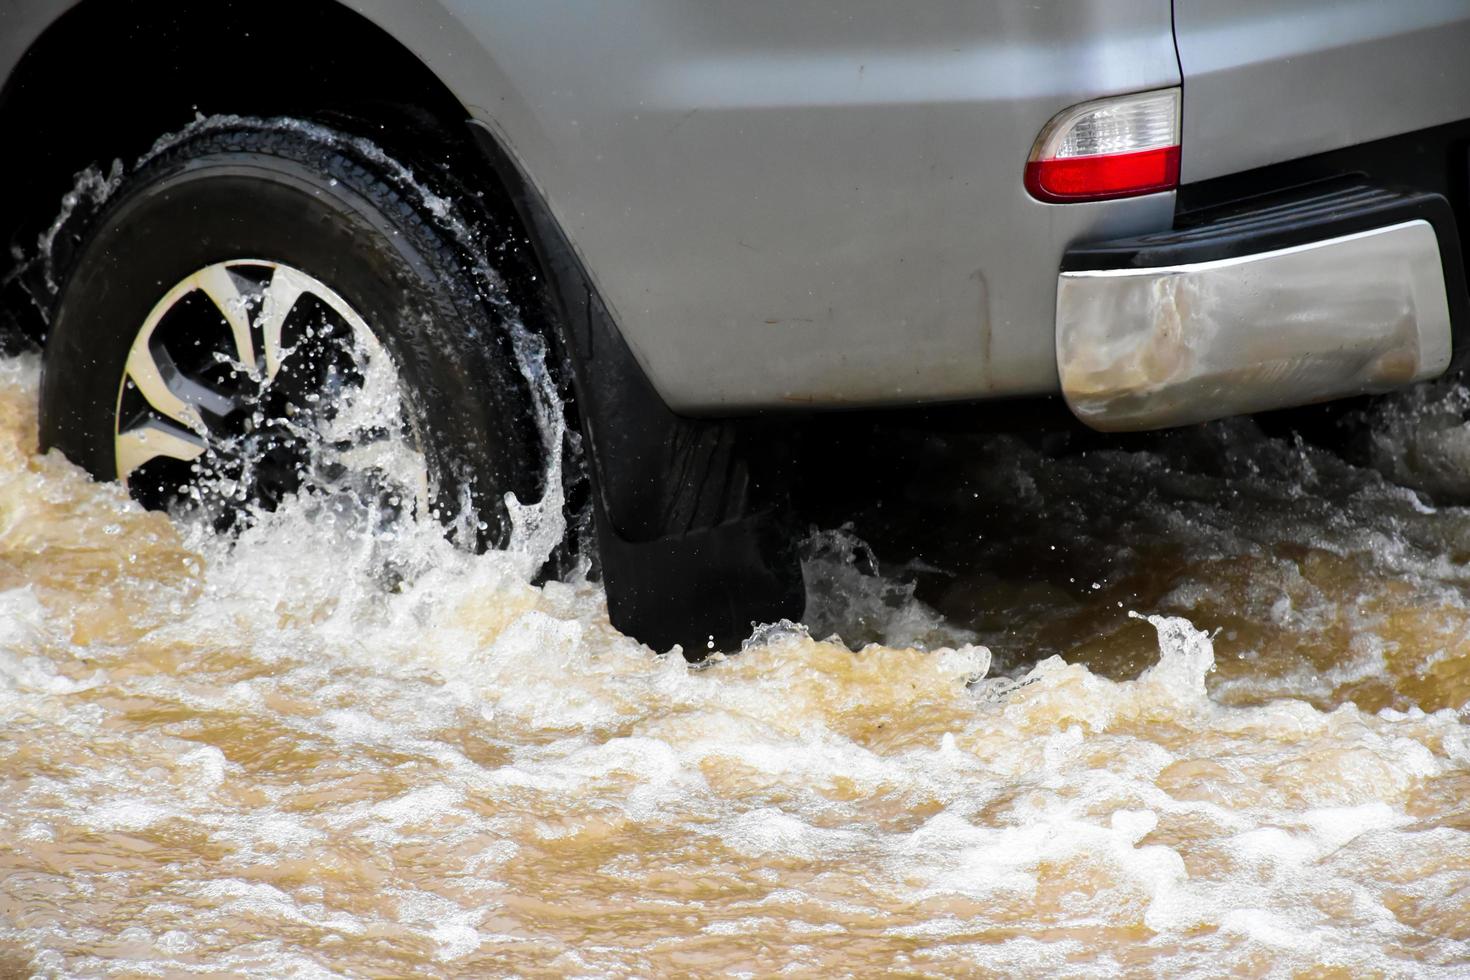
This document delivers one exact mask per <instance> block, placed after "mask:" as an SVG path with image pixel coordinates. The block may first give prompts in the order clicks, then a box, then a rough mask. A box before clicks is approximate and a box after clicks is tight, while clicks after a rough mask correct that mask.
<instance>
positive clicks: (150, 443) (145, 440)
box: [116, 419, 205, 482]
mask: <svg viewBox="0 0 1470 980" xmlns="http://www.w3.org/2000/svg"><path fill="white" fill-rule="evenodd" d="M116 446H117V477H118V479H120V480H122V481H124V482H126V481H127V479H128V476H129V475H130V474H131V473H132V472H133V471H134V470H136V469H137V468H138V467H140V466H142V465H143V464H144V463H146V462H148V461H149V460H152V459H157V458H158V457H160V456H166V457H168V458H170V459H178V460H183V461H184V462H186V463H189V462H193V461H194V460H196V459H198V458H199V457H200V456H202V455H203V454H204V450H205V445H204V440H203V439H202V438H200V437H199V436H198V435H197V434H195V433H193V432H190V431H188V430H186V429H180V428H177V427H176V426H173V425H170V424H169V423H167V422H163V421H160V420H158V419H149V420H148V421H147V422H144V423H143V424H142V425H140V426H138V427H137V428H135V429H129V430H128V431H126V432H119V433H118V435H117V441H116Z"/></svg>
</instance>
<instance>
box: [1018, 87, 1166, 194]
mask: <svg viewBox="0 0 1470 980" xmlns="http://www.w3.org/2000/svg"><path fill="white" fill-rule="evenodd" d="M1178 186H1179V89H1177V88H1168V89H1159V90H1157V91H1153V92H1140V93H1138V94H1137V95H1124V96H1119V97H1117V98H1111V99H1098V100H1097V101H1095V102H1084V103H1082V104H1081V105H1075V106H1072V107H1071V108H1070V109H1063V110H1062V111H1061V112H1059V113H1057V114H1056V115H1055V116H1053V117H1052V119H1051V122H1049V123H1047V124H1046V126H1045V127H1044V128H1043V129H1042V130H1041V135H1040V136H1038V137H1036V144H1035V146H1033V147H1032V148H1031V156H1030V158H1029V159H1028V160H1027V162H1026V190H1028V191H1030V192H1031V196H1032V197H1034V198H1036V199H1037V200H1040V201H1047V202H1050V203H1052V204H1067V203H1070V202H1074V201H1105V200H1108V199H1109V198H1114V197H1132V196H1133V195H1136V194H1153V193H1155V192H1157V191H1171V190H1173V189H1174V188H1176V187H1178Z"/></svg>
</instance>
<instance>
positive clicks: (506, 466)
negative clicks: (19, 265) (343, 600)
mask: <svg viewBox="0 0 1470 980" xmlns="http://www.w3.org/2000/svg"><path fill="white" fill-rule="evenodd" d="M508 238H509V235H508V233H507V232H505V231H504V230H503V229H501V228H498V227H497V226H496V224H495V221H494V219H493V218H492V217H491V216H490V215H489V214H488V213H486V212H485V209H483V208H481V207H480V205H479V203H478V202H477V201H476V200H475V199H474V198H473V197H471V196H468V195H463V196H455V197H451V198H449V199H447V200H446V199H445V198H443V197H439V196H437V195H435V194H434V193H433V192H430V191H426V190H425V189H424V188H423V187H422V186H421V185H420V184H418V183H417V182H416V181H415V180H414V179H412V178H411V176H410V172H409V171H408V170H407V169H406V168H404V167H402V166H401V165H400V164H398V163H396V162H395V161H394V160H393V159H391V158H390V157H388V156H387V155H385V154H383V153H382V151H380V150H379V149H377V147H375V146H373V145H372V144H370V143H367V142H366V141H363V140H361V139H357V138H354V137H352V136H349V135H347V134H344V133H341V132H336V131H333V130H329V129H324V128H322V127H319V126H315V125H310V124H305V123H299V122H295V121H291V120H270V121H261V120H255V121H251V120H232V121H229V122H228V123H221V124H214V125H207V126H199V127H196V129H195V131H193V132H190V133H186V134H185V135H184V136H183V137H181V138H178V139H176V140H175V141H173V142H172V144H171V145H169V146H167V148H166V149H164V150H162V151H161V152H157V153H156V154H155V155H154V156H153V157H152V158H151V159H147V160H146V161H145V162H143V163H141V164H140V165H139V167H138V168H136V169H135V171H134V172H133V173H131V174H130V175H128V176H127V178H126V179H125V180H124V182H123V184H122V185H121V187H120V188H119V189H118V191H117V192H116V193H115V194H114V195H113V196H112V198H111V200H110V201H109V202H108V203H107V204H106V206H105V207H104V208H102V209H101V211H100V212H99V213H98V214H97V215H96V217H95V219H94V220H93V221H92V222H91V225H90V227H89V228H88V229H87V230H86V232H85V235H84V240H83V243H82V246H81V248H80V250H79V251H78V253H77V258H76V261H75V263H74V265H73V267H72V268H71V270H70V272H69V275H68V277H67V280H66V282H65V284H64V286H63V287H62V290H61V294H60V296H59V301H58V305H57V309H56V314H55V318H54V320H53V324H52V328H51V331H50V335H49V337H48V340H47V345H46V353H45V367H44V374H43V380H42V385H41V406H40V430H41V431H40V434H41V441H42V445H43V446H44V447H48V448H49V447H55V448H59V449H60V450H61V451H62V452H63V453H65V454H66V455H67V456H68V457H69V458H70V459H72V460H73V461H75V462H76V463H78V464H80V465H81V466H83V467H84V468H85V469H87V470H88V471H90V472H91V473H92V474H93V475H94V476H96V477H98V478H99V479H113V478H115V476H116V474H117V462H116V450H115V446H114V436H115V434H116V426H117V424H118V420H117V413H118V391H119V384H120V381H121V379H122V378H123V374H124V370H125V365H126V362H127V357H128V351H129V349H130V347H131V345H132V343H133V340H134V338H135V336H136V335H137V333H138V331H139V329H140V326H141V325H142V324H143V322H144V320H145V318H146V317H147V316H148V314H149V312H150V310H152V309H153V307H154V306H155V304H157V303H158V302H159V300H160V299H161V297H162V296H163V294H164V293H165V291H167V290H169V289H170V288H171V287H172V286H174V284H176V283H179V282H181V281H182V280H183V279H185V278H186V277H188V276H190V275H192V274H193V273H195V272H196V271H198V270H200V269H202V268H204V267H207V266H210V265H213V264H216V263H221V262H227V261H236V260H242V259H259V260H269V261H271V262H279V263H281V264H283V265H286V266H290V267H293V268H295V269H298V270H301V271H302V272H305V273H307V274H308V275H310V276H312V277H314V278H315V279H317V280H319V281H320V282H321V283H323V284H325V285H327V286H329V287H330V288H331V289H332V290H335V291H336V292H337V293H338V294H340V296H341V297H342V298H344V299H345V300H346V302H347V303H348V304H349V305H350V306H351V307H352V308H353V309H354V310H355V311H357V312H358V313H359V314H360V315H361V316H362V318H363V320H365V321H366V323H367V324H368V325H369V327H370V329H371V331H372V333H373V335H374V336H375V337H376V339H377V340H378V342H379V343H381V345H382V346H383V348H384V349H386V351H387V352H388V354H389V355H390V356H391V358H392V360H393V361H394V363H395V365H396V368H397V371H398V374H399V378H400V381H401V386H402V395H403V399H404V402H405V408H406V412H407V414H408V415H410V416H411V419H410V421H411V425H412V429H413V430H414V432H415V433H416V434H417V439H418V441H419V443H420V446H419V448H420V449H421V450H422V451H423V453H424V455H425V458H426V462H427V464H428V468H429V475H430V479H431V486H432V487H433V489H434V492H435V498H434V499H435V500H436V502H438V503H439V504H440V505H441V506H442V509H443V511H444V512H445V513H446V514H448V513H451V512H453V511H456V510H459V509H460V508H461V502H462V501H465V500H468V501H469V502H470V503H471V505H472V508H473V511H474V512H475V513H476V515H477V516H478V518H479V521H480V531H479V534H478V540H477V541H476V542H474V543H475V544H478V545H480V546H494V545H500V544H503V543H504V542H505V541H506V540H507V537H508V534H509V530H510V526H509V519H508V516H507V513H506V508H505V505H504V502H503V498H504V495H505V493H506V492H507V491H513V492H515V494H516V495H517V497H518V498H519V499H520V500H521V501H523V502H529V501H534V500H538V499H540V498H541V495H542V492H543V489H544V487H543V484H544V480H545V477H546V473H545V467H544V464H545V456H546V451H545V446H544V444H543V437H542V431H541V429H540V428H539V427H538V421H537V412H536V409H537V405H536V402H535V399H536V397H537V395H536V393H534V392H533V390H532V386H531V383H530V382H528V381H527V378H526V377H525V375H524V372H523V370H522V368H521V367H520V362H519V361H518V359H517V351H516V344H517V343H518V342H520V343H524V342H525V337H526V334H525V333H524V331H520V332H519V340H518V333H517V332H518V331H519V329H520V328H519V327H518V326H517V325H518V323H519V320H518V312H517V308H516V305H515V304H514V303H513V302H512V301H511V299H510V298H509V297H508V295H507V293H506V290H505V288H504V284H503V282H502V280H501V278H500V277H499V276H498V274H497V273H496V271H495V270H493V269H491V268H490V267H489V266H487V265H486V260H485V258H484V256H485V255H489V254H492V252H493V248H492V247H491V246H490V245H489V244H488V243H490V242H492V241H495V240H499V241H501V242H504V241H505V240H506V239H508ZM476 253H478V254H476ZM461 543H463V544H470V543H471V542H461Z"/></svg>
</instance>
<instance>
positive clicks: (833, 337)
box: [0, 0, 1470, 414]
mask: <svg viewBox="0 0 1470 980" xmlns="http://www.w3.org/2000/svg"><path fill="white" fill-rule="evenodd" d="M347 5H348V6H349V7H351V8H353V9H354V10H356V11H358V12H359V13H361V14H363V15H364V16H366V17H367V18H369V19H370V20H372V21H373V22H375V23H376V24H378V25H379V26H381V27H382V28H383V29H385V30H386V31H387V32H388V33H390V34H391V35H392V36H393V37H395V38H396V39H398V40H399V41H400V42H401V43H402V44H403V45H405V46H406V47H407V48H408V49H410V50H411V51H412V52H413V53H414V54H416V55H417V56H418V58H420V59H421V60H422V61H423V62H424V63H425V64H426V65H427V66H428V67H429V68H430V69H431V70H432V71H433V72H434V73H435V74H436V75H437V76H438V77H439V78H440V79H441V80H442V81H443V82H444V83H445V85H446V86H447V87H448V88H449V89H450V90H451V91H452V92H453V93H454V94H455V95H456V96H457V97H458V99H459V100H460V101H461V102H462V104H463V106H464V107H465V109H466V111H467V113H468V114H469V115H471V116H472V117H473V118H474V119H476V120H478V121H479V122H481V123H483V124H484V125H486V126H488V127H490V128H491V129H492V131H493V132H494V133H496V134H497V135H498V136H499V137H500V139H501V141H502V143H503V145H504V146H505V147H506V148H507V150H508V151H509V152H510V153H511V154H512V155H513V157H514V158H515V159H516V161H517V162H518V163H519V165H520V167H521V169H522V170H523V171H524V173H525V174H526V175H528V176H529V178H530V180H531V181H532V182H534V184H535V185H536V187H537V188H538V189H539V191H540V193H541V194H542V195H543V197H544V199H545V201H546V203H547V204H548V206H549V208H550V210H551V212H552V213H553V214H554V215H555V217H556V218H557V219H558V221H559V222H560V224H561V226H562V228H563V229H564V231H565V232H566V235H567V236H568V238H569V239H570V242H571V244H572V246H573V247H574V248H575V250H576V252H577V254H578V255H579V256H580V257H581V259H582V260H583V263H584V264H585V267H586V270H587V273H588V275H589V277H590V279H591V281H592V282H593V283H594V284H595V286H596V287H597V288H598V289H599V290H600V291H601V294H602V297H603V299H604V300H605V302H606V303H607V305H608V307H609V309H610V311H611V313H612V315H613V317H614V319H615V321H616V323H617V325H618V326H619V328H620V330H621V332H622V334H623V336H624V337H625V338H626V340H627V341H628V344H629V346H630V347H631V348H632V350H633V352H634V354H635V355H636V357H637V358H638V361H639V363H640V364H641V365H642V367H643V368H644V370H645V371H646V373H647V375H648V377H649V379H650V380H651V381H652V383H653V385H654V386H655V388H656V389H657V391H658V393H659V394H660V395H661V396H662V397H663V399H664V400H665V401H666V402H667V404H668V405H669V407H670V408H672V409H674V410H675V411H677V412H681V413H688V414H722V413H731V412H742V411H746V410H751V409H764V408H773V407H774V408H780V407H786V408H819V407H836V406H876V405H893V404H908V403H915V402H928V401H953V400H970V399H986V398H996V397H1003V396H1015V395H1029V394H1045V393H1054V392H1056V391H1058V390H1059V386H1060V381H1059V372H1058V360H1057V346H1056V343H1057V341H1056V322H1057V313H1058V310H1057V295H1058V267H1059V263H1060V261H1061V258H1062V256H1063V254H1064V252H1065V251H1066V250H1067V248H1068V247H1069V246H1071V245H1073V244H1075V243H1077V242H1085V241H1089V240H1094V239H1100V238H1107V237H1115V236H1122V235H1130V234H1138V233H1145V232H1150V231H1159V230H1164V229H1167V228H1169V227H1170V225H1171V222H1172V221H1173V219H1174V212H1175V200H1174V196H1175V195H1174V194H1173V193H1172V192H1170V193H1161V194H1151V195H1147V196H1143V197H1137V198H1131V199H1126V200H1113V201H1106V202H1100V203H1085V204H1065V205H1055V204H1044V203H1041V202H1039V201H1037V200H1035V199H1033V198H1032V197H1030V196H1029V195H1028V194H1027V192H1026V190H1025V189H1024V188H1023V186H1022V182H1021V173H1022V169H1023V167H1024V165H1025V161H1026V159H1027V153H1028V151H1029V150H1030V148H1031V145H1032V143H1033V141H1034V140H1035V138H1036V135H1037V133H1038V132H1039V131H1040V130H1041V129H1042V127H1043V125H1044V124H1045V123H1046V122H1047V120H1048V119H1050V118H1051V117H1052V116H1053V115H1054V114H1055V113H1057V112H1058V111H1059V110H1061V109H1063V108H1064V107H1067V106H1069V105H1072V104H1075V103H1078V102H1082V101H1085V100H1089V99H1094V98H1098V97H1102V96H1109V95H1116V94H1123V93H1129V92H1136V91H1140V90H1147V89H1157V88H1163V87H1169V86H1175V85H1181V84H1182V87H1183V113H1182V119H1183V139H1182V161H1183V163H1182V167H1183V179H1184V181H1185V182H1189V181H1195V180H1202V179H1206V178H1211V177H1216V176H1220V175H1223V174H1229V173H1232V172H1235V171H1239V170H1244V169H1247V168H1251V167H1255V166H1259V165H1262V164H1267V163H1271V162H1275V161H1279V160H1286V159H1291V158H1295V157H1299V156H1303V155H1306V154H1310V153H1315V152H1320V151H1323V150H1328V149H1332V148H1335V147H1341V146H1346V145H1350V144H1354V143H1359V142H1363V141H1365V140H1370V139H1374V138H1378V137H1383V136H1388V135H1392V134H1394V133H1398V132H1404V131H1408V130H1412V129H1416V128H1422V127H1426V126H1431V125H1435V124H1438V123H1444V122H1449V121H1453V120H1460V119H1465V118H1467V117H1470V56H1467V53H1466V52H1467V51H1470V3H1466V2H1462V0H1405V2H1399V3H1393V4H1386V3H1381V2H1373V0H1351V2H1339V0H1294V2H1288V3H1278V2H1275V0H1243V2H1232V3H1228V4H1227V3H1212V2H1209V0H1175V2H1174V3H1172V4H1171V3H1170V2H1169V0H1106V2H1104V0H1074V2H1068V3H1058V4H1030V3H1011V2H1006V3H980V2H975V0H931V2H927V3H923V4H894V3H890V2H879V0H849V2H844V3H841V4H837V3H831V2H820V3H819V2H813V0H748V2H742V3H738V4H717V3H704V4H693V3H687V2H674V0H604V2H600V3H595V4H589V3H583V2H578V0H538V2H536V3H526V2H516V3H512V2H508V0H349V2H348V3H347ZM71 6H73V3H71V2H67V0H11V2H9V3H6V4H4V5H0V76H3V75H8V74H9V72H10V70H11V69H12V67H13V66H14V64H15V62H16V60H17V59H18V58H19V57H20V55H21V54H22V53H23V52H24V50H25V49H26V47H27V46H28V45H29V44H30V42H31V41H32V40H33V39H34V38H35V37H36V36H38V35H39V34H40V32H41V31H42V30H44V28H45V27H46V26H47V25H48V24H49V23H50V22H51V21H52V20H54V19H55V18H56V17H57V16H59V15H60V14H61V13H63V12H64V11H65V10H66V9H67V8H69V7H71ZM1176 48H1177V49H1176ZM1181 66H1182V70H1181Z"/></svg>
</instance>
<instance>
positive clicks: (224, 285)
mask: <svg viewBox="0 0 1470 980" xmlns="http://www.w3.org/2000/svg"><path fill="white" fill-rule="evenodd" d="M194 282H195V283H196V284H197V285H198V287H199V290H200V292H202V293H204V295H206V296H208V297H209V299H210V301H211V302H212V303H214V305H215V306H216V307H218V308H219V311H220V313H221V314H223V315H224V318H225V322H226V323H228V324H229V325H230V334H231V336H233V338H234V340H235V359H236V361H237V362H238V363H239V365H240V367H241V368H242V369H243V370H245V371H247V372H249V373H250V374H252V375H253V374H255V373H256V372H257V371H259V362H257V361H256V359H255V339H254V338H253V337H252V336H251V333H250V311H249V309H248V304H247V300H246V299H245V297H244V296H243V295H242V294H241V293H240V287H239V285H238V284H236V282H235V277H234V276H232V275H230V270H229V269H228V268H226V267H225V266H223V265H212V266H210V267H209V268H207V269H204V270H202V271H201V272H200V273H199V274H198V275H197V276H196V277H195V279H194Z"/></svg>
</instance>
